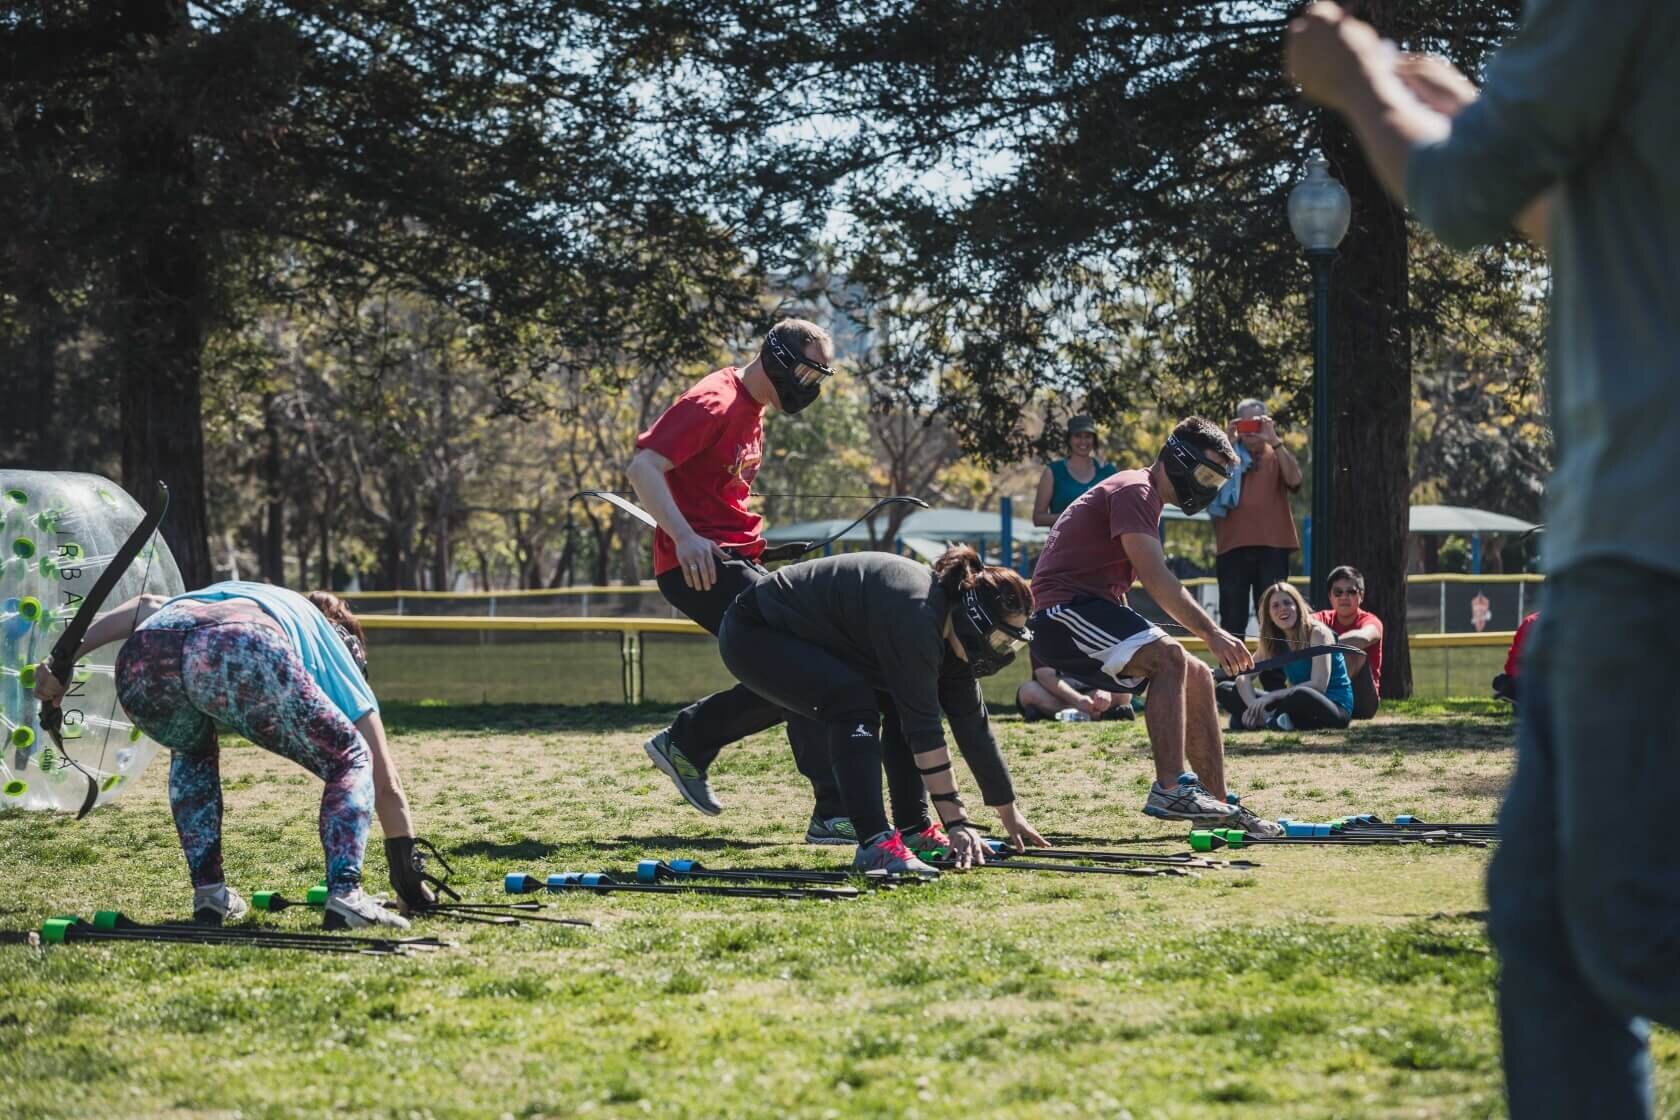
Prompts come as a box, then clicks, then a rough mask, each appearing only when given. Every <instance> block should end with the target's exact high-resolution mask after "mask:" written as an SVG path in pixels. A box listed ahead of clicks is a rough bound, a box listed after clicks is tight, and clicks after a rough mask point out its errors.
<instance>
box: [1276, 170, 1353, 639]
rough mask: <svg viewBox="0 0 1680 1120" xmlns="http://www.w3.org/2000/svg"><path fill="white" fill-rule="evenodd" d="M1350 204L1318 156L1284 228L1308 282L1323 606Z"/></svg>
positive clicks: (1312, 554) (1317, 575) (1317, 568)
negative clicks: (1335, 304) (1343, 248)
mask: <svg viewBox="0 0 1680 1120" xmlns="http://www.w3.org/2000/svg"><path fill="white" fill-rule="evenodd" d="M1352 218H1353V203H1352V201H1351V200H1350V199H1349V198H1348V193H1347V190H1346V188H1344V187H1343V186H1342V184H1341V183H1339V182H1337V181H1336V180H1335V179H1333V178H1331V176H1330V163H1329V161H1328V160H1326V159H1325V158H1324V157H1323V156H1314V157H1313V158H1312V159H1310V160H1308V161H1307V177H1306V178H1305V179H1303V180H1301V181H1300V182H1299V183H1297V184H1296V185H1295V189H1293V190H1291V191H1290V192H1289V228H1290V231H1291V232H1293V233H1294V234H1295V240H1296V241H1298V242H1300V243H1301V248H1302V249H1303V250H1304V251H1305V253H1306V257H1307V264H1308V265H1309V266H1310V267H1311V268H1312V280H1313V421H1312V527H1311V534H1312V535H1311V541H1310V544H1309V548H1308V553H1307V571H1308V574H1309V577H1310V588H1309V598H1310V599H1311V601H1312V604H1313V606H1315V607H1328V606H1329V605H1330V604H1329V603H1328V602H1327V601H1326V600H1327V596H1326V594H1325V591H1326V588H1325V581H1326V578H1327V577H1328V576H1329V574H1330V566H1331V565H1332V564H1334V563H1335V560H1334V558H1333V553H1332V547H1333V538H1332V535H1331V512H1330V488H1331V455H1330V439H1331V436H1330V264H1331V262H1332V261H1334V260H1335V259H1336V246H1338V245H1340V244H1341V243H1342V238H1343V237H1345V236H1346V235H1347V231H1348V223H1349V222H1350V221H1351V220H1352Z"/></svg>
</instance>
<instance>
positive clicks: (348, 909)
mask: <svg viewBox="0 0 1680 1120" xmlns="http://www.w3.org/2000/svg"><path fill="white" fill-rule="evenodd" d="M367 926H389V927H390V928H392V929H407V928H408V919H407V918H405V917H403V916H402V915H401V914H398V913H397V912H396V911H394V910H387V909H385V906H384V904H383V903H382V902H380V901H379V899H377V898H374V897H373V896H372V895H370V894H368V893H367V892H365V891H363V890H362V889H361V888H360V887H357V888H356V889H355V890H353V891H351V892H350V893H349V894H335V895H333V896H331V897H330V898H328V899H327V906H326V909H325V910H324V911H323V912H322V914H321V928H322V929H363V928H365V927H367Z"/></svg>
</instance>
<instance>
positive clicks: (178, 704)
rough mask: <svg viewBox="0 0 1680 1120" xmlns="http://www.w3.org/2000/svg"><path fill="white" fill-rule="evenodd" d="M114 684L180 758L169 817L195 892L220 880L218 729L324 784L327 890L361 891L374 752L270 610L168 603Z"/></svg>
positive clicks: (126, 648) (137, 718)
mask: <svg viewBox="0 0 1680 1120" xmlns="http://www.w3.org/2000/svg"><path fill="white" fill-rule="evenodd" d="M116 682H117V697H118V699H119V700H121V702H122V706H123V708H124V709H125V710H126V711H127V712H128V714H129V717H130V718H131V719H132V720H133V721H134V725H135V726H136V727H138V728H140V730H141V731H143V732H145V733H146V734H147V735H149V736H151V737H152V738H153V739H155V740H157V741H158V742H159V743H161V744H162V745H163V746H165V747H168V748H169V750H170V752H171V754H170V762H169V807H170V810H171V812H173V813H174V815H175V831H176V832H177V833H178V834H179V835H180V837H181V850H182V851H183V852H184V853H185V855H186V857H187V867H188V869H189V870H190V871H191V872H192V881H193V886H195V887H202V886H208V885H210V884H213V883H220V882H222V881H223V875H222V782H221V769H220V764H219V760H220V753H221V752H220V748H219V747H218V746H217V743H216V725H217V724H218V723H220V724H223V725H225V726H227V727H229V728H231V729H233V730H234V731H237V732H238V733H239V734H241V735H243V736H244V737H245V738H247V739H249V740H250V741H251V742H253V743H255V744H257V745H258V746H259V747H262V748H263V749H264V750H269V751H273V752H274V753H275V754H277V755H280V756H281V757H282V758H289V759H291V760H292V761H293V762H296V763H297V764H298V765H300V766H302V767H303V768H304V769H306V770H308V771H309V772H310V773H312V774H314V775H315V776H316V777H318V778H320V779H321V780H322V781H324V782H325V783H326V789H325V790H324V791H323V792H322V795H321V847H322V848H324V849H325V850H326V856H327V882H328V886H329V889H330V890H331V892H332V893H333V894H343V893H346V892H348V891H351V890H354V889H355V888H356V886H357V885H358V884H359V883H360V882H361V877H362V853H363V851H364V850H365V849H366V847H367V834H368V823H369V821H370V819H371V818H372V814H373V768H372V763H371V760H370V757H369V754H368V746H367V742H366V740H364V739H363V738H362V735H361V732H359V731H357V730H356V725H355V724H354V723H352V722H351V721H350V720H349V719H348V718H347V717H346V716H345V715H344V713H343V712H342V711H340V710H339V709H338V707H337V706H336V705H334V704H333V702H332V701H331V700H329V699H328V698H327V696H326V694H325V693H324V692H322V691H321V689H320V688H319V687H318V686H317V685H316V684H315V681H314V680H313V679H312V678H311V677H310V676H309V673H308V671H307V670H306V669H304V667H303V662H301V661H300V660H298V656H297V654H296V653H295V652H294V651H293V649H292V646H291V643H290V642H289V641H288V640H287V638H286V635H285V632H284V631H282V630H281V629H280V628H279V626H278V624H276V623H275V622H274V620H272V619H271V618H269V617H268V616H267V615H266V614H264V613H263V612H262V610H261V608H259V607H258V606H256V604H254V603H242V602H238V601H234V602H218V603H211V602H193V601H191V600H182V601H181V602H178V603H172V604H170V605H169V606H167V607H165V608H164V609H163V610H161V611H159V612H158V613H157V614H155V615H153V616H152V617H151V619H149V620H148V621H147V623H146V625H145V627H144V628H143V629H141V630H138V631H136V632H135V633H134V634H133V635H132V636H131V637H130V638H129V639H128V641H127V642H126V643H125V644H124V645H123V648H122V652H121V653H119V654H118V656H117V667H116Z"/></svg>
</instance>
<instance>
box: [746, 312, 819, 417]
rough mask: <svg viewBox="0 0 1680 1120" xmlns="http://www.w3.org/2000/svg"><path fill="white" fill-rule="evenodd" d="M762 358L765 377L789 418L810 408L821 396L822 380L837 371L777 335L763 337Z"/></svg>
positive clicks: (772, 333) (773, 333)
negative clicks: (802, 352) (795, 348)
mask: <svg viewBox="0 0 1680 1120" xmlns="http://www.w3.org/2000/svg"><path fill="white" fill-rule="evenodd" d="M762 356H763V359H764V360H763V362H762V363H761V365H762V366H763V368H764V375H765V376H766V377H768V378H769V379H770V384H771V385H772V386H774V387H775V389H776V399H777V400H778V401H780V402H781V405H782V411H783V412H785V413H787V414H788V415H790V416H791V415H793V414H794V413H795V412H803V411H804V410H805V409H807V408H809V407H810V405H811V402H812V401H814V400H816V399H817V398H818V397H820V396H821V395H822V383H823V379H824V378H827V377H832V376H834V370H832V369H830V368H829V367H828V366H825V365H823V364H822V363H821V362H813V361H812V360H811V359H810V358H807V357H805V356H804V355H803V354H801V353H799V352H798V351H796V350H794V348H793V347H792V346H789V345H788V344H787V343H786V342H783V341H782V340H781V338H780V337H778V336H777V335H776V333H775V332H774V331H772V332H771V333H770V334H767V335H765V336H764V353H763V355H762Z"/></svg>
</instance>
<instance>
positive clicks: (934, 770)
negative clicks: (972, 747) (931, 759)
mask: <svg viewBox="0 0 1680 1120" xmlns="http://www.w3.org/2000/svg"><path fill="white" fill-rule="evenodd" d="M950 768H951V762H950V760H949V759H946V761H945V764H944V765H943V766H930V767H928V768H927V769H926V770H923V769H922V768H921V767H920V766H918V767H916V771H917V773H920V774H943V773H945V771H947V770H949V769H950Z"/></svg>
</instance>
